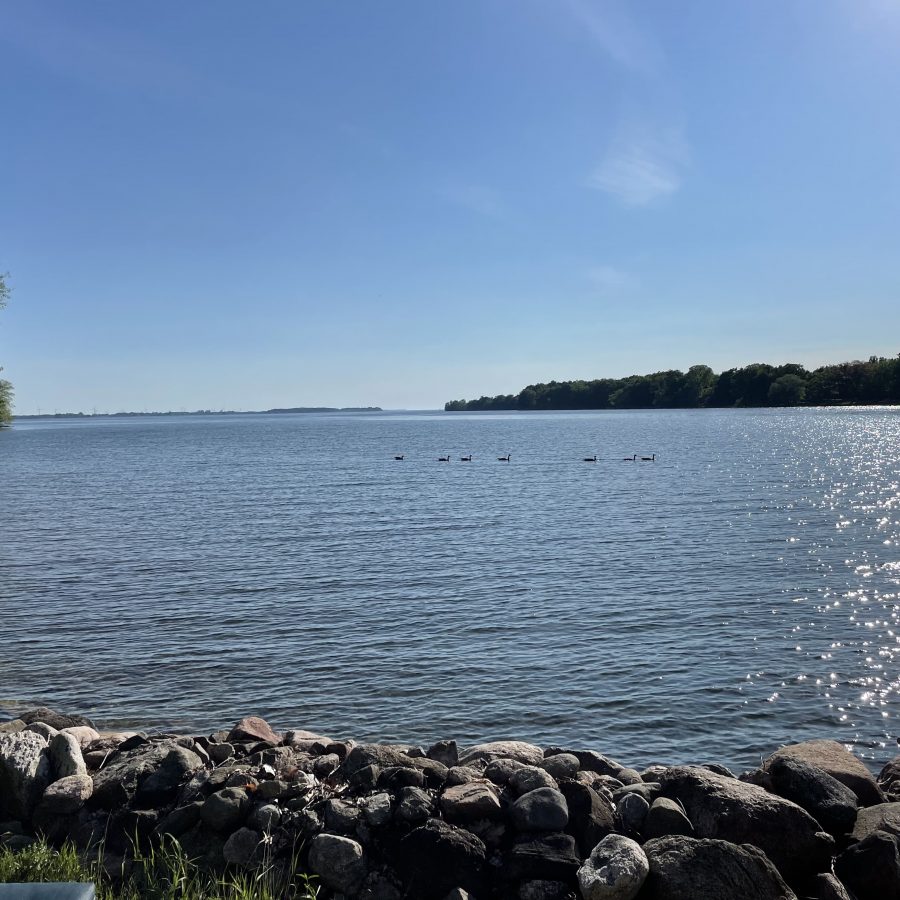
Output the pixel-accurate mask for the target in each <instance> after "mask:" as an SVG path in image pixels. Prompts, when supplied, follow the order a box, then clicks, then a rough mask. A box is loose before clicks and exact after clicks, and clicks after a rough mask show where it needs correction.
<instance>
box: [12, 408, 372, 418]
mask: <svg viewBox="0 0 900 900" xmlns="http://www.w3.org/2000/svg"><path fill="white" fill-rule="evenodd" d="M332 412H384V410H383V409H382V408H381V407H380V406H295V407H291V408H286V409H193V410H168V411H167V412H114V413H83V412H64V413H30V414H28V415H22V416H19V415H17V416H13V420H16V419H127V418H132V417H134V416H267V415H280V414H284V413H332Z"/></svg>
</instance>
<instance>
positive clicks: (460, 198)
mask: <svg viewBox="0 0 900 900" xmlns="http://www.w3.org/2000/svg"><path fill="white" fill-rule="evenodd" d="M439 193H440V195H441V196H442V197H443V198H444V199H445V200H447V201H449V202H450V203H452V204H453V205H454V206H459V207H462V208H463V209H467V210H469V211H470V212H473V213H477V214H478V215H479V216H484V217H485V218H489V219H503V218H506V213H507V210H506V206H505V205H504V203H503V200H502V198H501V196H500V193H499V191H496V190H495V189H494V188H491V187H487V186H486V185H483V184H470V183H466V184H463V183H460V184H449V185H445V186H444V187H442V188H441V189H440V191H439Z"/></svg>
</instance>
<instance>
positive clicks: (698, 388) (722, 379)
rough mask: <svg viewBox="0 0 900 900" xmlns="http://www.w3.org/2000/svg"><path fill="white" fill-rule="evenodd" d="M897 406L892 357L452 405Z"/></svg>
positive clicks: (638, 378)
mask: <svg viewBox="0 0 900 900" xmlns="http://www.w3.org/2000/svg"><path fill="white" fill-rule="evenodd" d="M802 403H807V404H811V405H825V406H829V405H836V404H870V405H871V404H880V403H900V355H898V356H897V357H894V358H885V357H877V356H872V357H870V358H869V360H868V361H867V362H861V361H858V360H857V361H854V362H847V363H840V364H839V365H833V366H822V367H821V368H818V369H816V370H814V371H812V372H808V371H807V370H806V369H805V368H804V367H803V366H801V365H800V364H799V363H785V364H784V365H780V366H770V365H768V364H767V363H753V364H752V365H749V366H744V367H743V368H736V369H727V370H726V371H724V372H722V373H721V374H720V375H716V374H715V373H714V372H713V370H712V369H710V368H709V366H702V365H698V366H691V368H690V369H688V371H687V372H681V371H679V370H677V369H671V370H669V371H665V372H653V373H652V374H650V375H630V376H629V377H627V378H599V379H595V380H594V381H582V380H578V381H549V382H546V383H544V384H530V385H528V386H527V387H526V388H523V389H522V390H521V391H520V392H519V393H518V394H517V395H515V396H513V395H511V394H501V395H500V396H498V397H480V398H479V399H478V400H469V401H465V400H453V401H451V402H450V403H448V404H446V406H445V409H448V410H465V409H520V410H533V409H673V408H694V407H698V406H708V407H720V406H724V407H729V406H797V405H799V404H802Z"/></svg>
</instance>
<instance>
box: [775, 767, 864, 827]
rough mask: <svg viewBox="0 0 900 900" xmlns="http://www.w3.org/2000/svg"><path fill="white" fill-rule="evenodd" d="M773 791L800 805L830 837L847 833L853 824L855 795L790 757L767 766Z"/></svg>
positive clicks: (815, 769) (844, 786)
mask: <svg viewBox="0 0 900 900" xmlns="http://www.w3.org/2000/svg"><path fill="white" fill-rule="evenodd" d="M768 776H769V781H770V784H771V788H772V790H773V791H774V792H775V793H776V794H778V795H779V796H781V797H784V798H785V799H786V800H791V801H792V802H794V803H796V804H797V805H798V806H802V807H803V809H805V810H806V811H807V812H808V813H809V814H810V815H811V816H812V817H813V818H814V819H815V820H816V821H817V822H818V823H819V824H820V825H821V826H822V827H823V828H824V829H825V830H826V831H827V832H829V834H833V835H835V836H836V837H837V836H839V835H843V834H847V833H848V832H850V831H851V830H852V829H853V824H854V822H856V808H857V803H856V794H854V793H853V791H851V790H850V788H848V787H847V786H846V785H845V784H842V783H841V782H840V781H838V780H837V779H836V778H833V777H832V776H831V775H829V774H828V773H827V772H824V771H822V769H817V768H816V767H815V766H811V765H809V764H808V763H805V762H803V761H802V760H799V759H794V758H793V757H791V756H781V757H778V758H777V759H773V760H772V761H771V763H770V764H769V771H768Z"/></svg>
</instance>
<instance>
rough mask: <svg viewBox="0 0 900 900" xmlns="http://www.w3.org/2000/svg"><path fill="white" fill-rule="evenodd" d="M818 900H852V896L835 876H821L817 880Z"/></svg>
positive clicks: (817, 876)
mask: <svg viewBox="0 0 900 900" xmlns="http://www.w3.org/2000/svg"><path fill="white" fill-rule="evenodd" d="M815 888H816V900H850V895H849V894H848V893H847V888H845V887H844V886H843V885H842V884H841V883H840V881H838V880H837V878H835V877H834V875H831V874H830V873H829V874H824V873H822V874H819V875H816V879H815Z"/></svg>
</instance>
